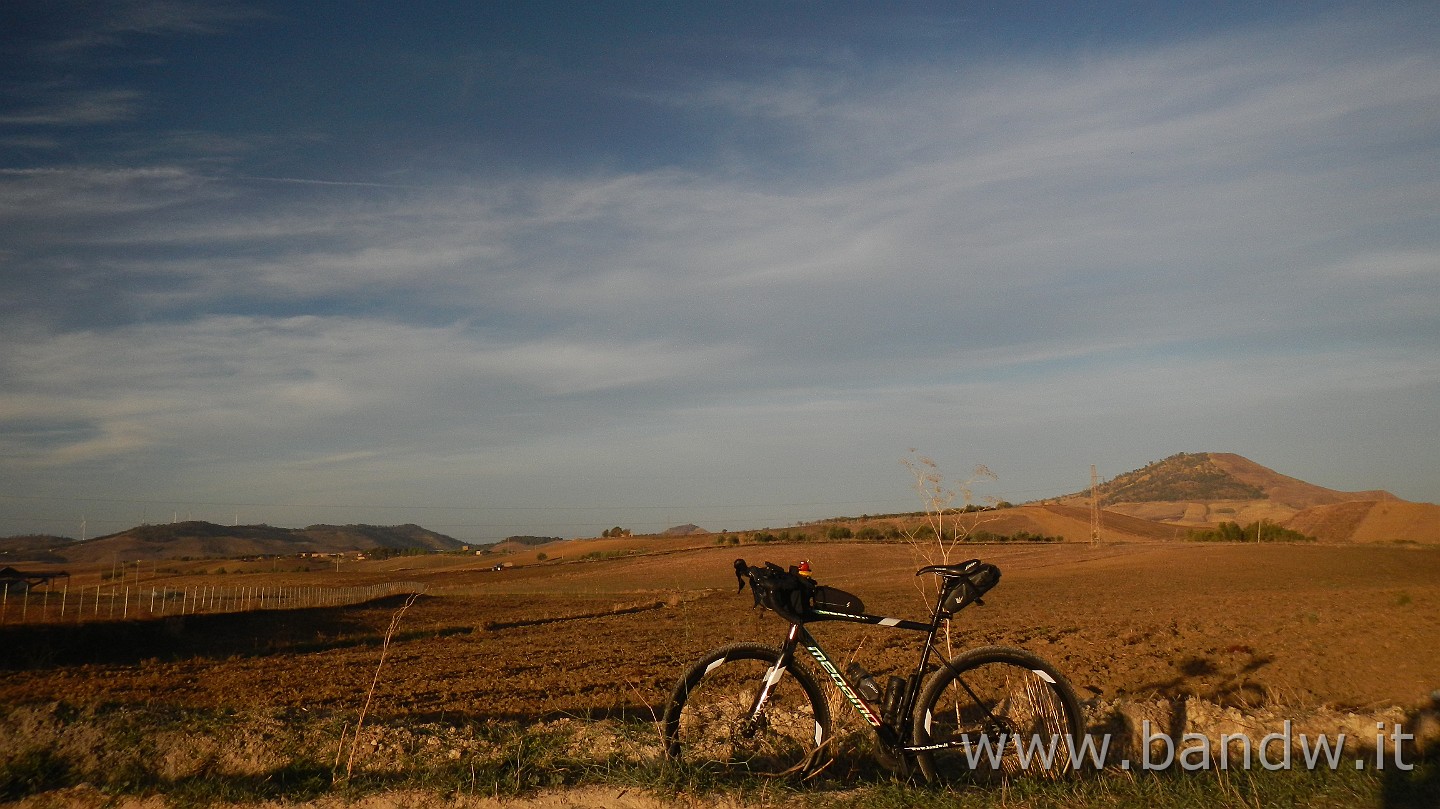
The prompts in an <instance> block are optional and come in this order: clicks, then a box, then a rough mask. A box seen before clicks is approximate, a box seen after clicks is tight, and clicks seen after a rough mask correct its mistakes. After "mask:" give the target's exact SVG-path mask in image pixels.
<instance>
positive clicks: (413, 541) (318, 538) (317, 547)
mask: <svg viewBox="0 0 1440 809" xmlns="http://www.w3.org/2000/svg"><path fill="white" fill-rule="evenodd" d="M460 546H461V543H460V542H459V541H458V540H456V539H454V538H452V537H448V536H445V535H444V534H437V533H435V532H434V531H428V530H426V529H424V528H421V527H420V526H418V525H399V526H375V525H345V526H336V525H312V526H309V527H306V528H300V529H291V528H276V527H273V526H269V525H235V526H230V525H216V524H214V523H208V522H200V521H190V522H180V523H169V524H165V525H141V526H137V527H135V528H131V529H129V530H126V531H121V532H119V533H117V534H110V535H108V536H103V537H96V538H95V539H91V540H86V541H84V542H74V543H70V544H68V545H63V546H58V547H55V548H54V549H53V553H54V554H56V555H58V556H59V557H61V558H63V559H64V561H66V562H72V563H79V562H105V561H111V560H114V559H122V560H127V561H135V560H139V559H145V560H154V559H178V558H187V557H188V558H192V559H204V558H216V559H228V558H234V557H240V556H283V555H293V554H298V553H340V552H344V551H366V550H373V549H376V548H391V549H397V550H404V549H420V550H431V551H443V550H453V549H456V548H459V547H460Z"/></svg>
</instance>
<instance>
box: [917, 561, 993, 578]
mask: <svg viewBox="0 0 1440 809" xmlns="http://www.w3.org/2000/svg"><path fill="white" fill-rule="evenodd" d="M979 566H980V560H979V559H970V560H967V561H964V562H961V563H960V564H958V565H926V566H924V567H922V568H920V569H919V570H917V571H915V575H916V576H923V575H925V574H926V573H939V574H940V575H941V576H944V577H945V578H947V579H949V578H954V577H957V576H964V575H967V574H969V573H974V572H975V569H976V568H977V567H979Z"/></svg>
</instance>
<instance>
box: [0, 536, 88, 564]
mask: <svg viewBox="0 0 1440 809" xmlns="http://www.w3.org/2000/svg"><path fill="white" fill-rule="evenodd" d="M73 543H74V540H71V539H66V538H65V537H57V536H51V535H49V534H28V535H26V536H15V537H3V538H0V565H3V564H9V563H11V562H64V561H65V557H64V556H61V555H60V554H59V553H58V552H57V551H59V550H61V549H63V548H65V547H67V546H69V545H71V544H73Z"/></svg>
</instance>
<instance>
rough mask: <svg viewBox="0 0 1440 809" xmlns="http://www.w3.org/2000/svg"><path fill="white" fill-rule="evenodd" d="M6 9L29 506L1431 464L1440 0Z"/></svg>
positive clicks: (1338, 471) (984, 489) (1434, 446)
mask: <svg viewBox="0 0 1440 809" xmlns="http://www.w3.org/2000/svg"><path fill="white" fill-rule="evenodd" d="M697 5H700V4H661V3H558V2H557V3H523V4H522V3H498V2H497V3H471V2H418V3H413V4H405V5H404V6H403V7H402V6H400V5H398V4H392V3H377V2H306V3H293V2H286V3H280V2H251V3H245V2H233V3H208V2H196V3H188V2H171V1H165V2H162V1H160V0H137V1H136V2H74V3H67V2H56V1H54V0H46V1H45V2H31V0H21V1H20V2H10V3H7V4H5V6H4V8H3V9H0V60H3V61H0V76H3V79H0V535H7V534H15V533H24V532H31V531H44V532H49V533H60V534H65V535H70V536H78V535H79V533H80V525H81V521H82V519H83V520H84V521H85V525H86V531H87V532H88V535H90V536H94V535H98V534H101V533H106V532H109V531H113V530H119V529H121V528H125V527H129V526H130V525H133V524H136V523H138V522H140V521H141V520H149V521H163V520H169V519H172V518H174V517H177V516H178V517H179V518H182V519H183V518H186V517H191V518H194V519H207V520H212V521H215V522H230V521H232V520H239V521H240V522H242V523H254V522H268V523H270V524H274V525H288V526H301V525H307V524H311V523H317V522H331V523H346V522H369V523H381V524H395V523H403V522H415V523H419V524H421V525H425V526H427V527H431V528H434V529H436V530H440V531H444V532H446V533H449V534H451V535H453V536H456V537H458V538H461V539H466V540H479V541H485V540H493V539H498V538H502V537H504V536H507V535H511V534H546V535H561V536H585V535H595V534H597V533H598V532H599V531H600V530H602V529H603V528H606V527H608V526H612V525H623V526H626V527H631V528H634V529H636V530H637V531H649V530H661V529H664V528H666V527H669V526H671V525H676V524H680V523H685V522H694V523H697V524H699V525H702V526H703V527H705V528H708V529H712V530H720V529H732V530H735V529H742V528H753V527H762V526H772V527H780V526H784V525H786V524H789V523H791V522H794V521H799V520H807V519H815V518H820V517H826V516H833V515H842V514H862V513H879V512H886V511H895V510H912V509H914V508H917V507H918V506H919V501H918V497H917V496H916V494H915V493H914V491H913V487H912V485H911V484H912V481H911V479H910V477H909V475H908V473H907V472H906V470H905V468H904V467H903V466H902V464H901V460H902V459H903V458H906V457H907V456H908V455H909V452H910V450H911V448H914V449H916V450H918V451H919V452H920V453H921V454H924V455H928V456H930V457H933V458H934V459H935V460H936V461H937V462H938V463H939V465H940V466H941V468H942V469H943V470H945V471H946V472H947V473H948V474H950V475H952V476H954V477H956V478H963V477H965V476H966V475H967V474H968V470H969V469H970V468H971V467H973V466H974V465H976V464H985V465H987V466H989V467H990V468H991V469H992V470H993V471H994V472H995V473H996V475H997V476H998V479H997V480H995V481H993V482H989V483H986V484H985V485H984V486H981V487H979V488H978V489H977V490H976V496H977V497H978V498H984V497H995V498H1002V499H1007V500H1011V501H1016V502H1020V501H1025V500H1030V499H1036V498H1041V497H1046V496H1051V495H1057V494H1062V493H1066V492H1070V491H1076V490H1079V489H1081V488H1084V487H1085V486H1086V485H1088V482H1089V469H1090V465H1091V464H1095V465H1097V466H1098V468H1099V470H1100V473H1101V474H1102V476H1107V477H1108V476H1111V475H1115V474H1119V473H1121V472H1124V471H1128V470H1130V469H1134V468H1137V467H1139V466H1142V465H1144V464H1145V463H1148V462H1150V461H1153V460H1157V459H1159V458H1162V457H1165V456H1168V455H1171V454H1173V453H1175V452H1181V451H1189V452H1197V451H1220V452H1238V453H1240V454H1242V455H1245V456H1247V457H1250V458H1251V459H1253V460H1255V461H1257V462H1259V463H1262V464H1265V465H1267V466H1270V467H1272V468H1274V469H1276V470H1278V471H1280V472H1282V473H1285V474H1289V475H1292V476H1295V477H1299V478H1302V479H1305V480H1308V481H1311V482H1313V483H1317V484H1320V485H1324V486H1329V487H1332V488H1338V489H1348V490H1356V489H1370V488H1384V489H1388V490H1390V491H1392V492H1394V493H1395V494H1397V495H1399V496H1401V497H1404V498H1407V499H1411V500H1423V501H1428V502H1437V501H1440V461H1437V460H1436V459H1437V458H1440V314H1437V313H1440V46H1437V44H1436V43H1437V42H1440V7H1437V6H1436V5H1435V4H1433V3H1414V4H1372V3H1367V4H1353V5H1352V4H1337V3H1306V4H1283V5H1281V4H1277V5H1275V6H1274V7H1267V8H1259V9H1256V8H1252V7H1251V6H1252V5H1254V4H1234V5H1230V4H1194V3H1179V4H1127V3H1080V4H1070V3H1067V4H1039V3H1031V4H1010V3H898V4H897V3H884V4H879V3H876V4H862V3H809V2H807V3H773V2H766V3H724V4H707V5H705V6H704V7H702V8H694V7H692V6H697Z"/></svg>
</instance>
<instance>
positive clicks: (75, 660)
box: [0, 543, 1440, 719]
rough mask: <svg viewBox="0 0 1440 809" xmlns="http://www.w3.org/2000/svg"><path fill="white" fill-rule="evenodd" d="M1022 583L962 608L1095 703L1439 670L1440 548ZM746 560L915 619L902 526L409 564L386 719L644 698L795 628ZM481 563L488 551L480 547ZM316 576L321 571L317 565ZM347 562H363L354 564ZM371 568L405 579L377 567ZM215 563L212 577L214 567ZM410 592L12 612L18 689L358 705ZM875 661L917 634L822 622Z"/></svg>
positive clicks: (1392, 695)
mask: <svg viewBox="0 0 1440 809" xmlns="http://www.w3.org/2000/svg"><path fill="white" fill-rule="evenodd" d="M974 550H975V552H976V555H978V556H982V557H984V558H985V559H986V560H987V561H993V562H995V563H996V564H998V565H1000V567H1001V568H1002V570H1003V571H1004V578H1003V581H1002V582H1001V584H1000V585H999V587H997V588H996V589H995V590H994V591H993V592H992V593H991V594H990V596H989V597H988V598H987V599H986V605H985V606H984V607H980V608H971V609H969V610H967V611H966V612H964V613H963V614H962V615H961V620H960V621H959V622H958V625H959V629H960V634H959V636H958V637H959V643H961V644H963V645H977V644H982V643H1001V644H1008V645H1016V646H1022V647H1025V648H1028V649H1030V650H1032V651H1034V652H1036V653H1038V654H1040V655H1041V656H1043V657H1045V658H1048V659H1049V660H1051V661H1052V662H1053V663H1055V664H1056V665H1057V666H1058V667H1059V668H1060V669H1061V670H1062V671H1063V672H1065V673H1066V674H1068V676H1069V677H1070V678H1071V680H1072V682H1073V683H1074V685H1075V686H1076V690H1077V691H1078V692H1079V694H1080V696H1081V698H1082V699H1086V698H1092V697H1099V698H1105V699H1109V698H1115V697H1122V696H1124V697H1142V696H1143V697H1157V696H1158V697H1180V696H1189V697H1199V698H1203V699H1205V700H1208V701H1211V702H1215V703H1218V704H1221V705H1235V706H1251V707H1254V706H1261V705H1283V706H1295V707H1313V706H1321V705H1323V706H1329V707H1338V708H1342V709H1349V708H1356V709H1364V710H1372V709H1376V708H1379V707H1384V706H1392V705H1398V706H1401V707H1409V706H1416V705H1419V704H1422V703H1424V702H1427V701H1428V700H1429V696H1430V694H1431V692H1432V691H1434V690H1436V689H1440V549H1433V548H1432V549H1426V548H1405V547H1380V548H1377V547H1373V546H1371V547H1360V546H1324V545H1320V546H1316V545H1293V546H1285V545H1280V546H1276V545H1267V546H1263V547H1249V546H1238V545H1209V544H1195V543H1180V544H1151V545H1116V546H1098V547H1092V546H1089V545H1027V546H1015V545H996V546H981V547H978V548H975V549H974ZM737 555H744V556H746V557H747V558H749V560H750V561H752V562H760V561H763V560H766V559H769V560H773V561H776V562H780V563H787V564H788V563H793V562H796V561H799V560H800V559H801V558H805V559H809V560H810V561H811V563H812V564H813V566H814V568H815V571H816V577H817V579H819V580H820V581H821V582H822V583H828V584H833V585H836V586H839V587H842V588H844V589H846V590H849V591H851V592H854V593H857V594H859V595H861V596H862V597H863V598H864V599H865V600H866V604H867V607H868V608H869V611H871V612H875V613H881V614H888V615H900V616H905V617H921V616H922V615H923V613H924V610H925V606H924V601H923V600H922V597H921V595H920V593H919V590H918V589H917V587H916V579H915V578H914V576H913V575H912V574H913V571H914V569H915V568H916V566H917V565H916V559H915V557H914V554H913V551H912V549H911V548H909V547H908V546H906V545H903V544H899V545H865V544H851V543H834V544H794V545H786V544H778V543H777V544H769V545H757V546H741V547H740V548H709V549H695V550H688V551H681V552H676V553H670V554H663V555H655V556H644V557H637V558H625V559H612V560H605V561H592V562H583V563H562V564H548V565H539V566H535V567H526V568H517V569H515V570H511V571H506V572H504V573H490V572H482V571H480V570H476V569H470V570H451V569H446V568H444V567H438V566H437V567H412V568H411V569H408V570H405V571H403V572H401V573H399V574H398V575H401V576H403V577H405V578H414V579H419V580H422V581H425V582H427V584H428V585H429V587H430V594H429V595H427V596H425V597H422V598H421V599H420V600H419V601H418V602H416V603H415V604H414V605H413V606H412V607H411V608H410V609H409V610H408V611H407V612H406V613H405V615H404V616H403V618H402V619H401V622H400V625H399V627H398V630H397V635H396V638H395V641H394V643H393V644H392V646H391V647H390V650H389V657H388V659H387V661H386V663H385V668H384V670H383V672H382V676H381V678H380V682H379V684H378V687H377V690H376V692H375V697H374V702H373V705H372V708H371V711H372V712H373V714H374V715H376V716H377V717H384V716H401V715H409V716H422V717H454V718H460V717H467V718H526V719H528V718H537V717H554V716H559V715H569V716H591V717H594V716H615V715H621V714H623V715H632V716H633V715H641V716H648V715H650V712H651V711H653V710H661V709H663V703H664V700H665V698H666V696H667V695H668V693H669V691H670V689H671V687H672V685H673V683H674V681H675V679H676V678H677V676H678V675H679V674H680V673H681V671H682V670H683V668H684V667H685V666H686V665H687V664H688V662H689V661H691V660H692V659H693V658H695V657H696V656H698V655H699V654H700V653H701V652H702V651H704V650H706V649H708V648H710V647H714V646H716V645H719V644H721V643H724V642H727V641H730V640H738V639H754V638H758V639H763V640H769V641H774V640H778V639H779V633H780V631H781V628H782V627H781V624H780V622H779V621H778V620H777V619H775V618H774V617H773V616H772V615H769V614H766V613H763V612H762V611H758V610H754V609H752V608H751V606H750V598H749V595H748V593H747V594H745V595H743V596H737V595H735V579H734V576H733V574H732V572H731V562H732V560H733V559H734V558H735V557H736V556H737ZM472 567H473V565H472ZM309 575H312V576H318V575H323V574H318V573H315V574H309ZM349 575H350V576H352V577H356V576H359V577H362V578H363V575H362V573H360V572H352V573H351V574H349ZM364 575H369V576H373V577H386V576H388V577H392V578H393V577H394V576H395V575H397V574H396V573H394V572H379V571H374V572H371V573H368V574H364ZM208 578H210V579H212V580H214V579H216V578H217V577H214V576H211V577H208ZM399 603H400V602H399V601H397V600H394V599H392V600H389V601H386V602H384V603H376V604H371V605H368V606H364V607H354V608H336V609H316V610H303V611H291V612H268V613H256V614H250V615H242V616H211V617H207V616H200V617H194V616H190V617H187V618H185V619H183V622H182V621H177V620H174V619H171V620H170V621H169V622H168V623H161V622H155V623H152V624H149V625H142V626H137V625H136V623H135V622H131V623H130V624H129V625H127V626H119V625H110V624H99V625H95V626H90V627H86V628H84V629H83V631H82V630H80V629H75V628H73V627H72V628H69V629H64V630H63V631H61V632H60V634H55V633H52V632H34V631H30V632H23V631H20V630H18V629H16V628H14V627H4V628H3V629H0V638H3V639H4V641H5V643H6V646H7V648H8V649H9V654H8V663H7V664H6V665H7V667H9V668H11V670H10V671H7V672H6V673H5V675H4V677H3V678H0V700H4V701H5V702H6V703H7V704H10V705H18V704H24V703H37V702H50V701H64V702H66V703H69V704H72V705H81V706H83V705H99V704H117V703H118V704H138V705H146V706H155V705H175V706H185V707H213V708H234V709H244V708H253V707H256V706H265V707H289V708H297V709H316V708H320V709H332V710H354V709H357V708H358V707H359V705H360V704H361V702H362V700H363V698H364V695H365V693H366V690H367V689H368V688H369V686H370V683H371V680H372V678H373V677H374V675H375V672H376V664H377V662H378V658H379V645H378V642H379V638H380V637H381V636H382V635H383V633H384V631H385V629H386V627H387V626H388V625H389V623H390V620H391V618H392V616H393V615H394V613H395V611H396V609H397V608H398V606H399ZM814 631H815V633H816V635H817V637H819V638H820V639H821V641H822V643H825V644H826V646H827V648H829V649H830V650H831V651H832V652H833V653H835V655H836V656H838V657H840V658H841V659H842V660H844V659H847V655H846V654H842V652H846V651H848V650H849V649H850V648H851V647H852V646H854V645H858V646H859V652H858V654H857V656H856V657H857V659H859V660H860V661H861V662H862V663H863V664H864V665H865V666H866V667H867V668H869V669H870V670H871V671H872V672H875V673H877V674H885V673H889V672H891V671H895V670H897V669H898V668H899V667H902V666H903V665H905V664H906V661H908V660H909V659H911V655H912V654H913V652H912V649H913V648H914V646H913V643H912V641H913V640H914V639H915V638H916V636H914V635H911V634H909V633H902V632H897V631H893V630H883V629H879V628H857V627H851V626H841V625H827V624H822V625H815V626H814Z"/></svg>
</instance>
